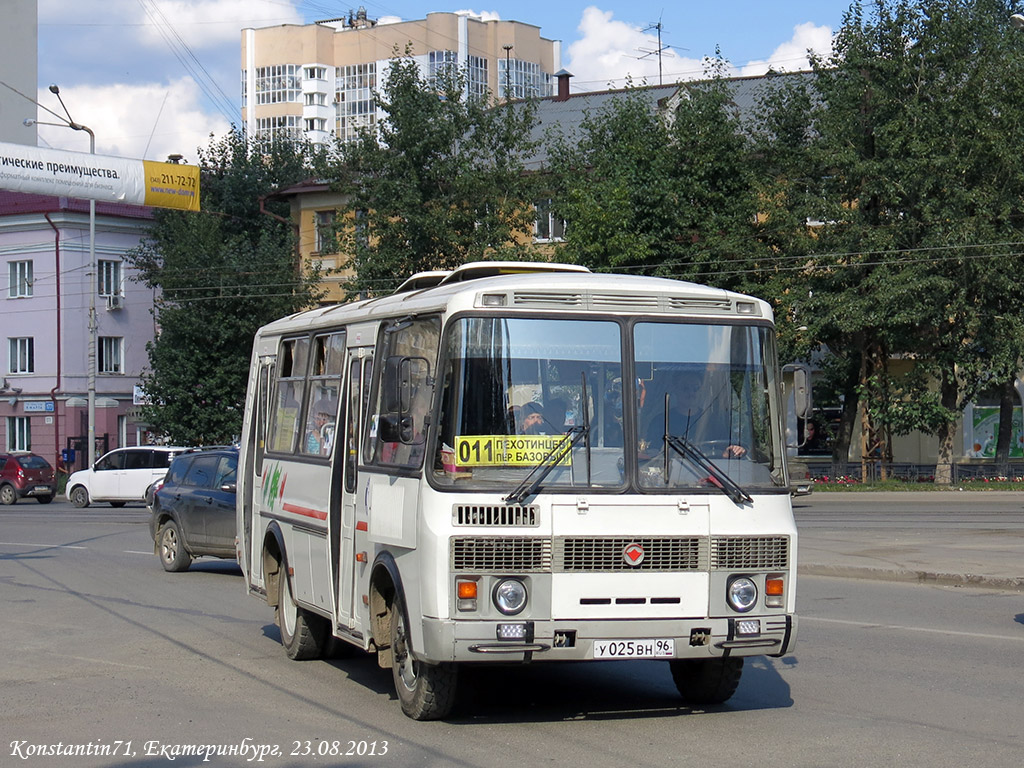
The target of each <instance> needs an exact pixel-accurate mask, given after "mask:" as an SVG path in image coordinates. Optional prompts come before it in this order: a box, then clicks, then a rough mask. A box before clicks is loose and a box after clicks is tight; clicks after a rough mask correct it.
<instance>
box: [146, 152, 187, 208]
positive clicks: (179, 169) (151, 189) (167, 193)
mask: <svg viewBox="0 0 1024 768" xmlns="http://www.w3.org/2000/svg"><path fill="white" fill-rule="evenodd" d="M142 165H143V168H144V169H145V178H146V203H145V204H146V205H154V206H156V207H158V208H181V209H183V210H186V211H198V210H199V167H198V166H195V165H180V164H179V165H176V164H174V163H157V162H153V161H152V160H143V161H142Z"/></svg>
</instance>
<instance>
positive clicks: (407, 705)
mask: <svg viewBox="0 0 1024 768" xmlns="http://www.w3.org/2000/svg"><path fill="white" fill-rule="evenodd" d="M390 619H391V620H390V623H391V674H392V677H394V679H395V692H396V693H397V694H398V701H399V702H400V703H401V705H402V711H403V712H404V713H405V714H406V715H408V716H409V717H411V718H412V719H413V720H439V719H441V718H442V717H445V716H446V715H448V713H449V712H451V711H452V707H453V706H454V705H455V693H456V687H457V683H458V667H456V666H455V665H454V664H428V663H426V662H422V661H416V659H415V658H413V653H412V645H411V643H410V642H409V631H408V624H407V618H406V612H405V601H404V600H403V598H402V596H401V594H400V593H397V592H396V593H395V597H394V600H393V601H392V603H391V617H390Z"/></svg>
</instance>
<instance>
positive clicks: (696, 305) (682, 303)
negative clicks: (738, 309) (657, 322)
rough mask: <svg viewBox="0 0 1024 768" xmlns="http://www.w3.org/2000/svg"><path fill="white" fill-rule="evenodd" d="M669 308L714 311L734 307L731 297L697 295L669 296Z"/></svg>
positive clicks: (682, 310)
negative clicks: (716, 297) (715, 297)
mask: <svg viewBox="0 0 1024 768" xmlns="http://www.w3.org/2000/svg"><path fill="white" fill-rule="evenodd" d="M668 308H669V309H673V310H677V311H681V312H685V311H689V312H693V311H694V310H702V309H703V310H710V311H712V312H728V311H729V310H731V309H732V300H731V299H726V298H722V299H711V298H697V297H696V296H669V297H668Z"/></svg>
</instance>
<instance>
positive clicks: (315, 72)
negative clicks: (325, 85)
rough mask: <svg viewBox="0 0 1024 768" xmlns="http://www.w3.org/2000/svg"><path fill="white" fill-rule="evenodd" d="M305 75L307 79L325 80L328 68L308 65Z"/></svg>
mask: <svg viewBox="0 0 1024 768" xmlns="http://www.w3.org/2000/svg"><path fill="white" fill-rule="evenodd" d="M305 75H306V79H307V80H325V79H326V78H327V68H326V67H306V70H305Z"/></svg>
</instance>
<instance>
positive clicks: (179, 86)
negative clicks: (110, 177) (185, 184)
mask: <svg viewBox="0 0 1024 768" xmlns="http://www.w3.org/2000/svg"><path fill="white" fill-rule="evenodd" d="M201 95H202V94H201V93H200V91H199V88H198V87H197V86H196V84H195V82H194V81H193V80H192V79H191V78H189V77H183V78H181V79H179V80H175V81H173V82H171V83H169V84H166V85H164V84H160V83H143V84H125V83H121V84H113V83H112V84H109V85H102V86H79V87H78V88H77V89H76V94H75V96H76V102H79V101H80V102H81V106H80V107H79V106H77V105H76V112H75V113H74V118H75V120H77V121H78V122H80V123H82V124H84V125H87V126H89V127H90V128H91V129H92V130H93V132H94V133H95V134H96V152H97V153H98V154H101V155H113V156H115V157H127V158H135V159H146V160H165V159H166V158H167V156H168V155H170V154H181V155H184V156H185V160H186V162H190V163H195V162H196V161H197V160H198V157H197V153H196V149H197V147H206V146H207V145H208V144H209V141H210V139H209V137H210V134H211V133H213V134H214V135H215V136H217V137H221V136H223V135H224V134H225V133H227V131H228V130H229V129H230V126H229V125H228V123H227V121H226V120H225V119H224V118H223V117H221V116H220V115H210V114H207V113H205V112H203V110H202V108H201V107H200V100H201ZM48 96H50V94H49V92H48V91H46V90H45V89H42V90H40V92H39V101H40V102H42V103H44V104H47V105H49V101H48V100H47V99H46V97H48ZM50 98H51V99H52V97H50ZM39 119H40V120H46V121H50V120H52V119H53V118H52V117H51V116H50V115H48V114H46V113H43V112H41V113H40V115H39ZM39 138H40V142H39V143H40V144H41V145H45V146H50V147H54V148H58V149H70V150H73V151H76V152H88V151H89V141H88V137H87V136H85V135H84V134H76V133H74V132H72V131H70V130H68V129H66V128H58V127H54V126H45V125H41V126H39ZM147 147H148V149H147Z"/></svg>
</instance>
